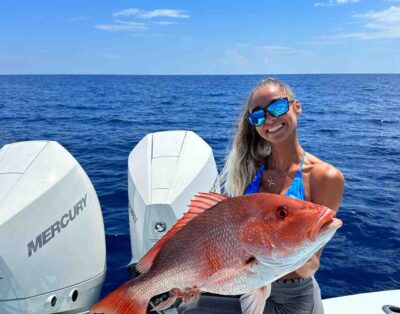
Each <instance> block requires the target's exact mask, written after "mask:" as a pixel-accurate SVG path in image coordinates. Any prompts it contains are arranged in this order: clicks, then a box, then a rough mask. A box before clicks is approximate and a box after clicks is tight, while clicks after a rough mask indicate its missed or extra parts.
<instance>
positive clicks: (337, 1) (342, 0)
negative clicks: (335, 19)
mask: <svg viewBox="0 0 400 314" xmlns="http://www.w3.org/2000/svg"><path fill="white" fill-rule="evenodd" d="M356 2H360V0H329V1H328V2H316V3H314V6H315V7H332V6H336V5H341V4H348V3H356Z"/></svg>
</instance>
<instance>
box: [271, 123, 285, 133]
mask: <svg viewBox="0 0 400 314" xmlns="http://www.w3.org/2000/svg"><path fill="white" fill-rule="evenodd" d="M281 127H283V124H280V125H277V126H276V127H274V128H272V129H269V130H268V132H275V131H276V130H279V129H280V128H281Z"/></svg>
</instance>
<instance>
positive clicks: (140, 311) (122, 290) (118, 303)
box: [90, 283, 149, 314]
mask: <svg viewBox="0 0 400 314" xmlns="http://www.w3.org/2000/svg"><path fill="white" fill-rule="evenodd" d="M132 288H133V287H132V286H131V285H129V284H128V283H127V284H124V285H123V286H121V287H119V288H118V289H117V290H114V291H113V292H111V293H110V294H109V295H108V296H106V297H105V298H104V299H102V300H100V301H99V302H97V303H96V304H95V305H93V306H92V308H91V309H90V313H92V314H97V313H99V314H146V311H147V305H148V303H149V300H147V299H144V298H143V297H138V296H135V294H134V293H133V291H132V290H133V289H132Z"/></svg>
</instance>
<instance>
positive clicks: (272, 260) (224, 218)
mask: <svg viewBox="0 0 400 314" xmlns="http://www.w3.org/2000/svg"><path fill="white" fill-rule="evenodd" d="M334 215H335V212H334V211H333V210H331V209H329V208H327V207H324V206H321V205H317V204H313V203H310V202H305V201H300V200H296V199H293V198H289V197H286V196H283V195H276V194H269V193H256V194H251V195H243V196H238V197H232V198H228V197H226V196H224V195H221V194H216V193H200V194H198V195H196V196H195V197H194V198H193V200H192V201H191V204H190V209H189V211H188V212H187V213H186V214H184V215H183V217H182V218H181V219H179V220H178V221H177V222H176V224H175V225H174V226H173V227H172V228H171V229H170V230H169V231H168V232H167V234H166V235H165V236H164V237H163V238H161V239H160V240H159V241H158V242H157V243H156V244H155V245H154V246H153V247H152V248H151V249H150V250H149V252H148V253H147V254H146V255H145V256H143V258H142V259H141V260H140V261H139V263H138V264H137V265H136V268H137V270H138V271H139V272H140V273H141V275H140V276H138V277H137V278H134V279H132V280H130V281H128V282H127V283H125V284H124V285H122V286H121V287H119V288H118V289H117V290H115V291H113V292H112V293H110V294H109V295H108V296H107V297H106V298H104V299H103V300H101V301H100V302H98V303H97V304H95V305H94V306H93V307H92V309H91V313H106V314H128V313H131V314H144V313H146V310H147V306H148V303H149V301H150V299H151V298H152V297H153V296H155V295H159V294H162V293H165V292H168V291H169V292H170V297H169V298H168V299H167V300H166V301H163V302H162V303H160V304H159V305H158V306H157V307H156V309H157V310H163V309H166V308H168V307H170V306H171V305H172V304H173V303H174V302H175V300H176V299H177V298H183V300H184V301H187V300H188V299H190V298H192V297H198V296H199V294H200V293H201V292H210V293H215V294H222V295H242V296H241V298H240V302H241V308H242V312H243V313H246V314H250V313H262V312H263V310H264V307H265V302H266V300H267V298H268V296H269V294H270V292H271V282H272V281H274V280H276V279H278V278H280V277H282V276H284V275H285V274H288V273H290V272H292V271H294V270H296V269H298V268H299V267H301V266H302V265H304V264H305V263H306V262H307V261H308V260H309V259H310V258H311V256H312V255H313V254H314V253H315V252H316V251H318V250H319V249H320V248H322V247H323V246H324V245H325V244H326V243H327V242H328V241H329V240H330V239H331V238H332V237H333V235H334V233H335V232H336V230H337V229H338V228H340V227H341V226H342V222H341V220H339V219H337V218H334Z"/></svg>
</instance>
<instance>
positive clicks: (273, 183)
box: [267, 177, 276, 187]
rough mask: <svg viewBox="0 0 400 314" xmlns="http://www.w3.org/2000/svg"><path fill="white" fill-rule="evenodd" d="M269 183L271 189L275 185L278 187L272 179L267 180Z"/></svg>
mask: <svg viewBox="0 0 400 314" xmlns="http://www.w3.org/2000/svg"><path fill="white" fill-rule="evenodd" d="M267 183H268V185H269V186H270V187H271V186H273V185H276V184H275V182H274V181H273V179H272V177H269V178H267Z"/></svg>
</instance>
